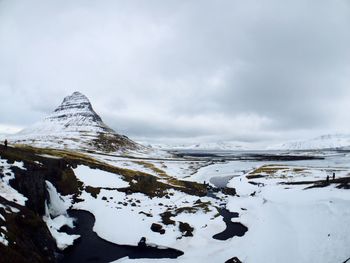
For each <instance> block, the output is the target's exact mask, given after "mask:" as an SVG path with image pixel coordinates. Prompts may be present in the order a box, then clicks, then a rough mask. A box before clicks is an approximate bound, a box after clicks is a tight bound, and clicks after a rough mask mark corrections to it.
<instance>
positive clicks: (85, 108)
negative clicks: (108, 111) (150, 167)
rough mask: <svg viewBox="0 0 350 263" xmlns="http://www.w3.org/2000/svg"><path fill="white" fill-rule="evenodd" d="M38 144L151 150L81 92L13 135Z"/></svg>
mask: <svg viewBox="0 0 350 263" xmlns="http://www.w3.org/2000/svg"><path fill="white" fill-rule="evenodd" d="M9 139H10V141H11V142H14V143H17V144H28V145H31V146H38V147H49V148H56V149H57V148H65V149H78V150H97V151H103V152H118V153H121V152H126V151H140V152H142V151H145V152H147V150H149V149H148V148H147V147H144V146H142V145H140V144H137V143H135V142H134V141H132V140H130V139H129V138H128V137H126V136H124V135H119V134H117V133H116V132H115V131H114V130H112V129H111V128H110V127H108V126H107V125H106V124H105V123H104V122H103V121H102V119H101V117H100V116H99V115H98V114H97V113H96V112H95V111H94V110H93V108H92V105H91V103H90V101H89V100H88V98H87V97H86V96H85V95H83V94H81V93H80V92H74V93H73V94H72V95H70V96H67V97H65V98H64V100H63V102H62V104H61V105H60V106H58V107H57V108H56V109H55V110H54V111H53V112H52V113H51V114H50V115H49V116H47V117H46V118H44V119H43V120H42V121H39V122H38V123H36V124H34V125H32V126H30V127H27V128H25V129H24V130H22V131H20V132H19V133H17V134H15V135H13V136H12V137H10V138H9Z"/></svg>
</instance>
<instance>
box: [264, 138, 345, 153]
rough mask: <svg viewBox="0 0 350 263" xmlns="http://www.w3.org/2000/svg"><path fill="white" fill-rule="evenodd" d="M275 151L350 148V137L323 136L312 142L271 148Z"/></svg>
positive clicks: (286, 144) (285, 144)
mask: <svg viewBox="0 0 350 263" xmlns="http://www.w3.org/2000/svg"><path fill="white" fill-rule="evenodd" d="M270 148H271V149H274V150H318V149H339V148H350V135H346V134H335V135H331V134H329V135H323V136H320V137H316V138H314V139H310V140H303V141H295V142H289V143H284V144H280V145H276V146H273V147H270Z"/></svg>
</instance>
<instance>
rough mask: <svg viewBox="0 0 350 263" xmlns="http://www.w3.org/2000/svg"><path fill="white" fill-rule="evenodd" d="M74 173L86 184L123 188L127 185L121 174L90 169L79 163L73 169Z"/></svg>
mask: <svg viewBox="0 0 350 263" xmlns="http://www.w3.org/2000/svg"><path fill="white" fill-rule="evenodd" d="M74 173H75V175H76V177H77V178H78V179H79V180H80V181H82V182H83V183H84V184H85V185H86V186H92V187H109V188H124V187H128V186H129V183H128V182H126V181H124V180H123V179H122V176H121V175H118V174H114V173H110V172H105V171H102V170H98V169H91V168H90V167H88V166H85V165H79V166H78V167H77V168H76V169H74Z"/></svg>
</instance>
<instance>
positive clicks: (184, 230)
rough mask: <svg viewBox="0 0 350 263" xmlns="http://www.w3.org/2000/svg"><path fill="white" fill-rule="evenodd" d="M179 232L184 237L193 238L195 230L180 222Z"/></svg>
mask: <svg viewBox="0 0 350 263" xmlns="http://www.w3.org/2000/svg"><path fill="white" fill-rule="evenodd" d="M179 223H180V224H179V230H180V231H181V232H182V233H183V234H182V236H185V237H192V236H193V234H192V232H193V230H194V228H193V227H191V226H190V225H189V224H188V223H184V222H181V221H180V222H179Z"/></svg>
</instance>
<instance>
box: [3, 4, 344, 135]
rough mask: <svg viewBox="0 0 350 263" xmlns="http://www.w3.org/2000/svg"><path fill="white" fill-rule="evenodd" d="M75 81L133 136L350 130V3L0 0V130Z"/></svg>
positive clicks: (45, 108)
mask: <svg viewBox="0 0 350 263" xmlns="http://www.w3.org/2000/svg"><path fill="white" fill-rule="evenodd" d="M76 90H77V91H80V92H82V93H84V94H85V95H87V96H88V97H89V99H90V100H91V102H92V103H93V106H94V108H95V110H96V111H97V112H98V113H99V114H100V115H101V117H102V118H103V119H104V121H105V122H106V123H107V124H108V125H109V126H111V127H112V128H114V129H115V130H117V131H118V132H121V133H123V134H127V135H129V136H130V137H131V138H134V139H142V140H144V139H145V140H153V141H155V140H158V139H162V140H163V139H164V140H165V139H172V140H174V139H179V140H206V141H218V140H242V141H272V140H273V141H276V140H277V141H278V140H289V139H296V138H300V137H312V136H317V135H320V134H324V133H350V114H349V112H350V2H349V1H348V0H314V1H312V0H286V1H280V0H267V1H260V0H256V1H251V0H244V1H234V0H227V1H179V0H176V1H163V0H159V1H149V0H148V1H86V0H84V1H83V0H81V1H68V0H66V1H16V0H7V1H6V0H0V91H1V103H0V112H1V115H0V131H2V132H4V131H13V130H14V129H16V128H17V127H18V128H21V127H25V126H27V125H30V124H31V123H33V122H35V121H38V120H40V119H41V118H43V117H44V116H46V115H47V114H48V113H50V112H51V111H52V110H53V109H54V108H55V107H56V106H58V105H59V104H60V103H61V101H62V99H63V97H64V96H66V95H68V94H71V93H72V92H74V91H76Z"/></svg>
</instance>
